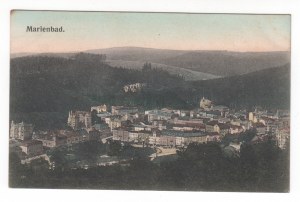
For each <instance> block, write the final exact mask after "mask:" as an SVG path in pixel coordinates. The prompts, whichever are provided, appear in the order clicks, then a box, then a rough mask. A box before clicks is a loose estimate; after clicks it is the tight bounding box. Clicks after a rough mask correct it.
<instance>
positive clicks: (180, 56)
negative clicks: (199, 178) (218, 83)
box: [87, 47, 290, 77]
mask: <svg viewBox="0 0 300 202" xmlns="http://www.w3.org/2000/svg"><path fill="white" fill-rule="evenodd" d="M87 52H89V53H96V54H106V55H107V58H108V59H109V60H125V61H139V62H152V63H159V64H165V65H169V66H174V67H180V68H184V69H189V70H193V71H198V72H202V73H208V74H213V75H216V76H221V77H223V76H233V75H241V74H246V73H250V72H254V71H259V70H262V69H268V68H272V67H278V66H282V65H285V64H286V63H289V61H290V53H289V52H230V51H205V50H203V51H198V50H195V51H192V50H165V49H152V48H139V47H120V48H108V49H97V50H89V51H87Z"/></svg>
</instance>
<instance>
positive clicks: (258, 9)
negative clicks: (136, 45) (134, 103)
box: [0, 0, 300, 202]
mask: <svg viewBox="0 0 300 202" xmlns="http://www.w3.org/2000/svg"><path fill="white" fill-rule="evenodd" d="M0 5H1V7H0V20H1V21H0V25H1V28H0V30H1V31H0V39H1V43H0V44H1V46H0V69H1V74H0V75H1V79H0V82H1V85H0V86H1V105H0V107H1V115H0V124H1V135H0V138H1V139H0V144H1V145H0V150H1V151H0V157H1V158H0V159H1V164H0V186H1V187H0V201H51V202H53V201H55V202H56V201H66V200H67V201H69V200H72V201H86V200H96V201H98V200H101V201H106V200H107V201H119V200H122V201H144V202H147V201H151V202H152V201H183V200H184V201H187V200H193V199H194V200H197V201H200V200H201V201H204V200H210V201H211V200H212V201H243V202H248V201H249V202H250V201H251V202H252V201H253V200H255V201H275V202H276V201H299V199H300V198H299V195H300V192H299V191H298V190H299V187H300V184H299V181H300V176H299V174H298V173H299V172H298V171H300V166H299V160H300V159H299V154H300V151H299V148H300V147H299V146H298V144H300V141H299V137H300V134H298V133H299V132H298V131H300V127H299V124H298V122H299V121H300V119H299V118H300V113H299V112H300V110H299V106H300V105H299V103H300V100H299V92H298V88H297V87H298V86H300V79H298V78H297V77H299V76H300V69H299V53H300V51H299V48H300V46H299V44H300V41H299V36H300V32H299V24H300V13H299V12H298V13H297V10H299V8H300V4H299V1H297V0H272V1H261V0H223V1H220V0H206V1H205V0H185V1H184V0H160V1H158V0H152V1H146V0H102V1H96V0H44V1H39V0H27V1H23V2H20V1H17V0H10V1H7V0H0ZM11 9H28V10H78V11H82V10H87V11H88V10H90V11H141V12H142V11H145V12H146V11H149V12H193V13H257V14H292V50H291V51H292V63H291V64H292V71H291V80H292V86H291V95H292V101H291V131H292V134H291V188H290V193H287V194H276V193H273V194H261V193H212V192H153V191H150V192H148V191H99V190H84V191H83V190H36V189H35V190H34V189H9V188H8V175H7V173H8V144H7V142H8V131H9V124H8V120H9V119H8V116H9V52H10V51H9V26H10V16H9V14H10V10H11ZM297 192H298V193H299V194H298V193H297ZM297 199H298V200H297Z"/></svg>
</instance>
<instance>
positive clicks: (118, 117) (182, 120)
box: [10, 98, 290, 162]
mask: <svg viewBox="0 0 300 202" xmlns="http://www.w3.org/2000/svg"><path fill="white" fill-rule="evenodd" d="M199 104H200V106H199V108H197V109H194V110H181V109H168V108H163V109H153V110H146V111H144V110H142V109H139V108H137V107H125V106H111V108H110V110H108V107H107V106H106V105H99V106H92V107H91V109H90V111H70V112H69V116H68V120H67V122H66V124H67V125H68V126H69V129H65V130H49V131H37V130H36V131H35V130H34V127H33V125H32V124H28V123H24V122H21V123H15V122H14V121H12V122H11V127H10V150H11V151H14V152H17V153H18V154H19V155H20V157H21V159H22V160H23V162H30V159H35V158H37V157H43V156H44V157H45V158H47V155H45V151H46V150H47V149H49V148H56V147H60V146H63V145H72V144H77V143H80V142H85V141H101V140H102V141H103V140H106V139H107V138H108V139H109V138H111V139H113V140H115V141H121V142H123V143H127V144H142V145H146V146H154V147H156V146H162V147H186V146H187V145H188V144H190V143H193V142H196V143H207V142H212V141H214V142H220V141H222V139H223V138H224V137H226V136H238V135H239V134H241V133H243V132H245V131H247V130H250V129H255V130H256V136H255V137H254V138H253V140H252V141H253V142H259V141H264V140H265V139H266V136H268V137H270V136H271V137H272V138H274V139H275V140H276V142H277V144H278V147H280V148H281V149H284V148H285V147H286V144H287V142H288V139H289V133H290V131H289V112H288V111H284V110H277V111H276V112H273V113H272V112H268V111H265V110H260V109H258V108H257V109H256V110H255V111H253V112H247V111H245V110H244V111H235V110H230V109H229V108H228V107H226V106H221V105H214V104H213V103H212V101H210V100H208V99H205V98H202V99H201V100H200V103H199ZM92 120H93V121H92ZM241 143H242V142H231V143H230V144H229V146H231V147H232V148H233V149H235V150H237V151H238V150H239V148H240V145H241Z"/></svg>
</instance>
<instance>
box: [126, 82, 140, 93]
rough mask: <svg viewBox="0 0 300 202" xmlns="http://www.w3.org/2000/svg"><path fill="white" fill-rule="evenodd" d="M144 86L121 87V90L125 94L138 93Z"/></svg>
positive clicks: (137, 84)
mask: <svg viewBox="0 0 300 202" xmlns="http://www.w3.org/2000/svg"><path fill="white" fill-rule="evenodd" d="M144 86H145V84H144V83H134V84H128V85H125V86H124V87H123V90H124V92H125V93H128V92H133V93H136V92H138V91H140V90H141V89H142V88H143V87H144Z"/></svg>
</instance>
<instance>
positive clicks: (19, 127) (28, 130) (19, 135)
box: [10, 121, 33, 140]
mask: <svg viewBox="0 0 300 202" xmlns="http://www.w3.org/2000/svg"><path fill="white" fill-rule="evenodd" d="M32 134H33V125H32V124H26V123H24V122H21V123H16V124H15V123H14V121H12V122H11V126H10V138H12V139H19V140H30V139H31V138H32Z"/></svg>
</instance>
